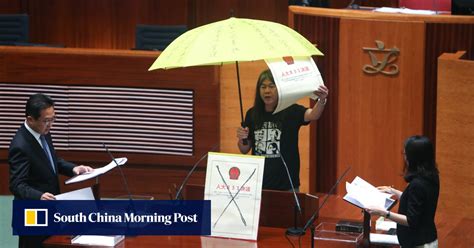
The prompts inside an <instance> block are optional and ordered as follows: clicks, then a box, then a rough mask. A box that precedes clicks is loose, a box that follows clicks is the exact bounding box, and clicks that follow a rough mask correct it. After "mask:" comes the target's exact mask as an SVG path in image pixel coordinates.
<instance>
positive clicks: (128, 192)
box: [102, 143, 132, 200]
mask: <svg viewBox="0 0 474 248" xmlns="http://www.w3.org/2000/svg"><path fill="white" fill-rule="evenodd" d="M102 146H103V147H104V148H105V151H106V152H107V153H108V154H109V156H110V158H112V161H114V163H115V165H117V167H118V168H119V171H120V175H122V180H123V185H124V186H125V189H126V190H127V194H128V199H129V200H132V194H131V193H130V189H129V188H128V183H127V179H126V178H125V174H123V171H122V166H120V165H119V164H118V163H117V161H116V160H115V158H114V156H113V155H112V153H110V151H109V148H107V146H106V145H105V143H102Z"/></svg>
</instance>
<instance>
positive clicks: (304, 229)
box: [303, 166, 351, 247]
mask: <svg viewBox="0 0 474 248" xmlns="http://www.w3.org/2000/svg"><path fill="white" fill-rule="evenodd" d="M350 169H351V167H350V166H349V167H348V168H347V169H346V171H344V173H342V175H341V176H340V177H339V178H338V179H337V181H336V183H335V184H334V185H333V186H332V188H331V189H330V190H329V192H328V193H327V194H326V196H325V197H324V200H323V203H322V204H321V205H320V206H319V207H318V209H316V211H314V213H313V215H312V216H311V218H309V220H308V222H306V225H304V227H303V234H304V233H305V231H306V229H308V227H310V226H311V247H314V225H313V223H314V221H315V220H316V216H318V215H319V211H320V210H321V208H323V207H324V205H325V204H326V202H327V200H328V199H329V195H331V194H332V193H334V190H335V189H336V187H337V185H339V183H340V182H341V180H342V178H344V176H346V174H347V172H349V170H350Z"/></svg>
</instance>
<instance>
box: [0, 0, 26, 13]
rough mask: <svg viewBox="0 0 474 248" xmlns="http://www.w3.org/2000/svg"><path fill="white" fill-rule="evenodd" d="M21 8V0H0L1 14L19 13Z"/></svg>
mask: <svg viewBox="0 0 474 248" xmlns="http://www.w3.org/2000/svg"><path fill="white" fill-rule="evenodd" d="M21 10H22V9H21V0H0V14H19V13H21Z"/></svg>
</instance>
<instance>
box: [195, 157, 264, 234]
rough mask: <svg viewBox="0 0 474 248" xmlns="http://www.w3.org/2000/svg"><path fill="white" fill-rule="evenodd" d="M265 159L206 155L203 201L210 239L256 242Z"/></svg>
mask: <svg viewBox="0 0 474 248" xmlns="http://www.w3.org/2000/svg"><path fill="white" fill-rule="evenodd" d="M264 164H265V157H263V156H249V155H241V154H226V153H213V152H210V153H209V156H208V160H207V170H206V187H205V190H204V199H205V200H211V202H212V204H211V236H214V237H226V238H236V239H247V240H257V234H258V223H259V217H260V203H261V197H262V182H263V169H264Z"/></svg>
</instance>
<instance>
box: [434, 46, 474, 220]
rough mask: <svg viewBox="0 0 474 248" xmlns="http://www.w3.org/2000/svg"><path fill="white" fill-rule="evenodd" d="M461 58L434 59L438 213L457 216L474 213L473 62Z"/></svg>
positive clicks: (459, 55) (460, 53) (446, 54)
mask: <svg viewBox="0 0 474 248" xmlns="http://www.w3.org/2000/svg"><path fill="white" fill-rule="evenodd" d="M463 54H464V52H458V53H456V54H450V53H444V54H443V55H441V56H440V57H439V59H438V91H437V93H438V94H437V121H436V137H437V149H436V162H437V163H438V169H439V171H440V180H441V189H440V199H439V203H438V209H439V210H440V211H444V212H449V213H450V214H453V215H460V216H462V215H464V214H466V213H473V212H474V205H473V204H470V203H472V202H474V184H473V183H472V182H473V181H474V173H472V169H473V161H474V153H473V151H474V150H473V148H474V113H473V112H472V106H473V105H474V95H473V93H472V92H474V60H464V59H463V58H462V55H463Z"/></svg>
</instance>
